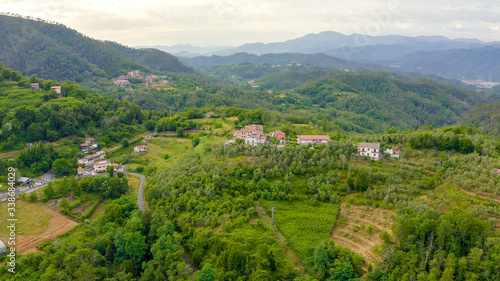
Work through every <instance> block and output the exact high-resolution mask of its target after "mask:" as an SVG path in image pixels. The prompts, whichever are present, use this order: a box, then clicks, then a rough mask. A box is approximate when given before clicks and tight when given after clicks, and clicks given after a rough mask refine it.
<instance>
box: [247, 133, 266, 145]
mask: <svg viewBox="0 0 500 281" xmlns="http://www.w3.org/2000/svg"><path fill="white" fill-rule="evenodd" d="M245 144H248V145H251V146H259V145H266V144H267V138H266V136H264V135H259V134H253V135H251V136H248V137H246V138H245Z"/></svg>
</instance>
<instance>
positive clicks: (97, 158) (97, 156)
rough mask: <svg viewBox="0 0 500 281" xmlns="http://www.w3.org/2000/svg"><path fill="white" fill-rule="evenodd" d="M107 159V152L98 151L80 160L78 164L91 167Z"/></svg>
mask: <svg viewBox="0 0 500 281" xmlns="http://www.w3.org/2000/svg"><path fill="white" fill-rule="evenodd" d="M104 158H106V152H104V151H98V152H96V153H95V154H90V155H87V156H85V157H84V159H85V160H87V161H85V160H84V159H79V160H78V164H82V165H84V166H90V165H92V164H93V163H94V162H96V161H100V160H104Z"/></svg>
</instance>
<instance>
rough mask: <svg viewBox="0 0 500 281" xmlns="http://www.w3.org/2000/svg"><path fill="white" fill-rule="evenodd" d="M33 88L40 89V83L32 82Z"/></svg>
mask: <svg viewBox="0 0 500 281" xmlns="http://www.w3.org/2000/svg"><path fill="white" fill-rule="evenodd" d="M31 89H32V90H33V91H38V90H39V89H40V84H38V83H31Z"/></svg>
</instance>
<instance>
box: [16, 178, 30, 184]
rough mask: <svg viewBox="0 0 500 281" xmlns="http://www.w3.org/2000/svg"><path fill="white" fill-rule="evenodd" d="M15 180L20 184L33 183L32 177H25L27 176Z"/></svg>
mask: <svg viewBox="0 0 500 281" xmlns="http://www.w3.org/2000/svg"><path fill="white" fill-rule="evenodd" d="M17 182H19V184H21V186H25V185H27V184H30V183H33V179H32V178H27V177H20V178H19V179H18V180H17Z"/></svg>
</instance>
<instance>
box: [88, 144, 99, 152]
mask: <svg viewBox="0 0 500 281" xmlns="http://www.w3.org/2000/svg"><path fill="white" fill-rule="evenodd" d="M90 149H92V151H97V150H99V145H98V144H97V143H94V144H93V145H91V146H90Z"/></svg>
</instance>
